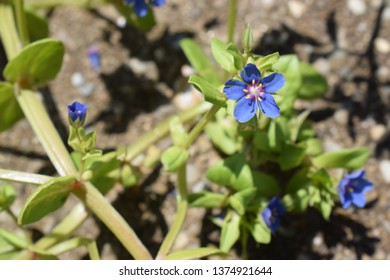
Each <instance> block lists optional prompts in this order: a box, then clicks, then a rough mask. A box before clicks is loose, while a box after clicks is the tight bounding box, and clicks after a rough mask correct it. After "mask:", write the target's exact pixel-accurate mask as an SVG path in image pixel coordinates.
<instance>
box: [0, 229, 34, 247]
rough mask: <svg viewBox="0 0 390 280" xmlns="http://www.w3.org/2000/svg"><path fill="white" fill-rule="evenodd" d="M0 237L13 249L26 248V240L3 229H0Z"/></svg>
mask: <svg viewBox="0 0 390 280" xmlns="http://www.w3.org/2000/svg"><path fill="white" fill-rule="evenodd" d="M0 237H1V238H3V239H4V240H5V241H6V242H7V243H9V244H10V245H12V246H14V247H15V248H18V249H24V248H27V247H28V241H27V240H25V239H23V238H21V237H20V236H18V235H16V234H15V233H13V232H10V231H7V230H5V229H0Z"/></svg>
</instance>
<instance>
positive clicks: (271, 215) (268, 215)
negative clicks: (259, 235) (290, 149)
mask: <svg viewBox="0 0 390 280" xmlns="http://www.w3.org/2000/svg"><path fill="white" fill-rule="evenodd" d="M285 212H286V208H285V207H284V205H283V204H282V203H281V201H280V197H278V196H275V197H273V198H272V199H271V200H270V201H269V202H268V204H267V207H266V208H265V209H264V210H263V211H262V212H261V216H262V217H263V220H264V222H265V224H266V225H267V226H268V227H269V228H270V229H271V231H272V232H275V231H276V229H277V228H278V227H279V226H280V217H281V216H282V215H283V214H284V213H285Z"/></svg>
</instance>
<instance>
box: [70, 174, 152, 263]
mask: <svg viewBox="0 0 390 280" xmlns="http://www.w3.org/2000/svg"><path fill="white" fill-rule="evenodd" d="M84 187H85V188H84V189H83V191H74V194H75V195H76V196H77V197H78V198H79V199H80V200H81V201H82V202H84V204H85V205H86V206H87V207H88V208H89V209H90V210H91V211H92V212H93V213H94V214H95V215H96V216H97V217H98V218H99V219H100V220H101V221H102V222H103V223H104V224H105V225H106V226H107V227H108V228H109V229H110V230H111V231H112V233H113V234H114V235H115V236H116V237H117V238H118V239H119V241H120V242H121V243H122V245H123V246H124V247H125V248H126V249H127V250H128V251H129V253H130V254H131V255H132V256H133V257H134V259H136V260H151V259H152V256H151V255H150V253H149V252H148V250H147V249H146V248H145V246H144V245H143V244H142V242H141V241H140V240H139V239H138V237H137V235H136V234H135V232H134V231H133V229H132V228H131V227H130V226H129V225H128V224H127V223H126V221H125V220H124V219H123V217H122V216H121V215H120V214H119V213H118V212H117V211H116V210H115V208H114V207H113V206H112V205H111V204H109V203H107V201H106V200H105V199H104V197H103V196H102V194H101V193H100V192H99V191H98V190H97V189H96V188H95V187H94V186H93V185H92V184H91V183H89V182H86V183H85V185H84Z"/></svg>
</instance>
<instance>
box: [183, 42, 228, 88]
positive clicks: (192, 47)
mask: <svg viewBox="0 0 390 280" xmlns="http://www.w3.org/2000/svg"><path fill="white" fill-rule="evenodd" d="M180 47H181V48H182V50H183V51H184V54H185V55H186V57H187V59H188V60H189V62H190V63H191V65H192V67H194V68H195V70H196V71H197V72H198V73H199V75H200V76H201V77H203V78H205V79H207V80H208V81H209V82H210V83H212V84H214V85H218V84H219V83H221V82H220V77H219V75H218V71H217V69H216V67H215V66H214V64H213V63H212V62H211V60H210V58H209V57H208V56H207V55H206V54H205V52H204V51H203V49H202V48H201V47H200V46H199V45H198V44H197V43H196V42H195V41H194V40H192V39H183V40H181V41H180Z"/></svg>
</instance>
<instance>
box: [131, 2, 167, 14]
mask: <svg viewBox="0 0 390 280" xmlns="http://www.w3.org/2000/svg"><path fill="white" fill-rule="evenodd" d="M125 2H126V3H127V4H134V11H135V13H136V14H137V16H139V17H144V16H146V15H147V14H148V8H149V7H148V4H150V5H152V6H156V7H160V6H162V5H164V4H165V0H125Z"/></svg>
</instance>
